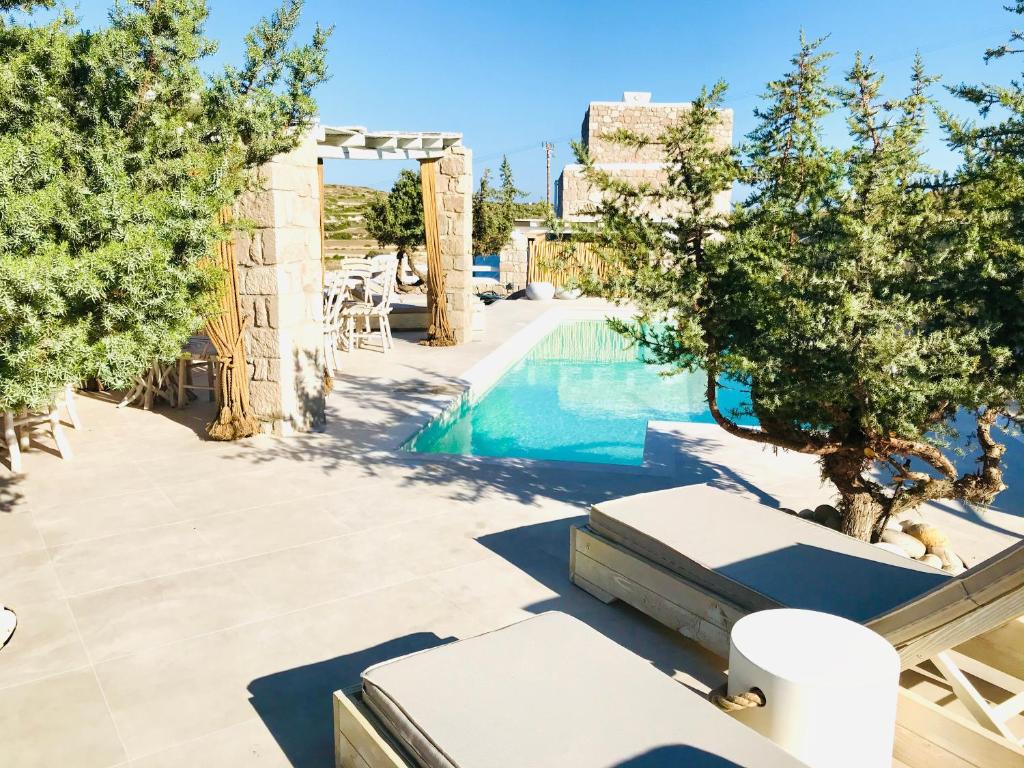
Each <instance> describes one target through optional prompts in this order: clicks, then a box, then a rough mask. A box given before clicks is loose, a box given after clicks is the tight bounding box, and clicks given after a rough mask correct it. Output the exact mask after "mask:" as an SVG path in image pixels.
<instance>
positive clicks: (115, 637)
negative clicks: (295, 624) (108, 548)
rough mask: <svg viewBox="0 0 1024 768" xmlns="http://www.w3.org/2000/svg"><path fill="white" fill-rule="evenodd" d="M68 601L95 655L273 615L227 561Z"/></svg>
mask: <svg viewBox="0 0 1024 768" xmlns="http://www.w3.org/2000/svg"><path fill="white" fill-rule="evenodd" d="M69 602H70V604H71V609H72V611H74V614H75V618H76V620H77V621H78V626H79V628H80V629H81V632H82V639H83V641H84V642H85V645H86V647H87V648H88V649H89V653H90V655H91V656H92V657H93V659H94V660H99V659H107V658H110V657H112V656H118V655H121V654H126V653H132V652H135V651H140V650H144V649H146V648H148V647H151V646H154V645H160V644H165V643H170V642H174V641H175V640H182V639H185V638H188V637H194V636H196V635H200V634H204V633H207V632H213V631H216V630H219V629H224V628H226V627H232V626H235V625H237V624H243V623H247V622H252V621H256V620H259V619H262V618H265V617H266V616H267V615H268V611H267V608H266V607H265V606H264V605H263V603H262V602H261V601H260V600H258V599H257V598H256V597H255V596H253V594H252V593H251V592H250V591H249V590H248V589H246V585H245V583H244V582H243V581H242V580H240V579H239V578H238V577H237V576H236V575H235V573H234V572H233V571H232V570H231V569H230V568H229V567H228V566H226V565H215V566H211V567H208V568H202V569H197V570H194V571H187V572H184V573H179V574H175V575H172V576H162V577H159V578H155V579H149V580H147V581H140V582H135V583H133V584H125V585H123V586H120V587H114V588H112V589H105V590H101V591H99V592H91V593H89V594H86V595H80V596H78V597H73V598H71V600H70V601H69Z"/></svg>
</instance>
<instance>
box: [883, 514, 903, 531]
mask: <svg viewBox="0 0 1024 768" xmlns="http://www.w3.org/2000/svg"><path fill="white" fill-rule="evenodd" d="M885 530H887V531H902V530H903V526H901V525H900V521H899V520H897V519H896V518H894V517H890V518H889V519H888V520H886V521H885Z"/></svg>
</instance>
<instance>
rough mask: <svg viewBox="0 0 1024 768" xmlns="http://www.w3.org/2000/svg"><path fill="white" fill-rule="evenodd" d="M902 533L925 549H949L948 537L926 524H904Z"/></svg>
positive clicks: (908, 522)
mask: <svg viewBox="0 0 1024 768" xmlns="http://www.w3.org/2000/svg"><path fill="white" fill-rule="evenodd" d="M903 532H904V533H906V534H909V535H911V536H913V537H914V538H915V539H917V540H918V541H920V542H921V543H922V544H924V545H925V546H926V547H942V548H948V547H949V537H948V536H947V535H946V534H945V533H943V532H942V531H941V530H939V529H938V528H936V527H935V526H934V525H928V523H912V522H910V521H907V522H904V524H903Z"/></svg>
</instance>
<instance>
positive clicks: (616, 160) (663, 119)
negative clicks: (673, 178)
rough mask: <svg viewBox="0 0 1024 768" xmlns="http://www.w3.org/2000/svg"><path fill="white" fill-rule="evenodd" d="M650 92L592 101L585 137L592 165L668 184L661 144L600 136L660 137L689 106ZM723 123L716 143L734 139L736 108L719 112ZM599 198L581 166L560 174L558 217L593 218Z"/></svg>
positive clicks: (668, 211)
mask: <svg viewBox="0 0 1024 768" xmlns="http://www.w3.org/2000/svg"><path fill="white" fill-rule="evenodd" d="M649 99H650V94H649V93H627V94H625V95H624V99H623V101H614V102H613V101H593V102H591V103H590V106H589V107H588V108H587V113H586V116H585V117H584V118H583V129H582V138H583V142H584V144H585V145H586V146H587V149H588V150H589V152H590V156H591V158H592V159H593V161H594V163H595V164H596V165H598V166H599V167H601V168H603V169H605V170H607V171H609V172H611V173H612V174H613V175H614V176H615V177H616V178H619V179H622V180H625V181H629V182H632V183H640V182H646V183H651V184H655V185H660V184H664V182H665V180H666V178H667V176H666V172H665V170H664V161H665V157H664V152H663V151H662V149H661V148H660V147H658V146H648V147H643V148H640V149H636V148H633V147H628V146H622V145H619V144H615V143H613V142H610V141H608V140H606V139H604V138H602V136H604V135H607V134H610V133H613V132H614V131H616V130H619V129H623V128H624V129H626V130H629V131H631V132H633V133H636V134H639V135H641V136H647V137H648V138H652V139H653V138H657V137H659V136H660V135H662V134H663V133H664V132H665V131H666V130H667V129H668V128H669V127H671V126H672V125H673V124H674V123H676V122H677V121H678V120H679V119H680V118H681V117H682V116H683V115H684V114H685V113H686V111H687V110H689V109H690V105H689V104H684V103H663V104H659V103H657V102H650V101H649ZM721 117H722V119H721V122H720V123H719V125H718V128H717V129H716V131H715V145H716V146H717V147H726V146H728V145H729V144H731V143H732V130H733V112H732V110H731V109H723V110H721ZM729 199H730V198H729V194H728V193H724V194H723V195H720V203H719V204H720V205H721V206H725V207H728V205H729ZM600 200H601V194H600V192H599V191H597V190H595V189H594V188H593V187H592V186H591V185H590V184H589V183H588V182H587V180H586V179H585V178H584V177H583V170H582V167H581V166H579V165H567V166H565V169H564V170H563V171H562V174H561V175H560V176H559V178H558V203H559V215H561V216H562V217H563V218H564V219H567V220H570V221H572V220H573V219H576V220H579V219H585V218H589V214H588V211H589V210H590V209H591V208H593V206H594V205H596V204H597V203H599V202H600ZM674 212H677V209H674V208H672V207H666V206H662V207H660V208H659V210H657V211H656V212H655V213H656V215H660V216H669V215H672V214H673V213H674Z"/></svg>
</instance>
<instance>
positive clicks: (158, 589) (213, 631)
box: [0, 302, 1024, 768]
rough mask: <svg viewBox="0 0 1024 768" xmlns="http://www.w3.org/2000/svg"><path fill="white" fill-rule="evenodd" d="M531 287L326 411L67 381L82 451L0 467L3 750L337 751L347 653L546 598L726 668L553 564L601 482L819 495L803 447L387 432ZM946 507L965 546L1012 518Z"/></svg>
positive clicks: (277, 762)
mask: <svg viewBox="0 0 1024 768" xmlns="http://www.w3.org/2000/svg"><path fill="white" fill-rule="evenodd" d="M541 310H542V308H541V307H538V306H537V305H535V304H530V303H528V302H507V303H505V304H499V305H497V306H495V307H492V308H490V309H489V310H488V322H489V326H490V327H489V330H488V334H487V336H486V339H485V340H484V341H479V342H474V343H472V344H468V345H465V346H463V347H458V348H454V349H428V348H424V347H420V346H417V345H415V344H414V343H412V342H411V341H409V340H407V339H406V340H403V339H399V341H398V347H397V348H396V349H395V351H394V352H393V353H392V354H391V355H389V356H387V357H382V356H381V355H379V354H375V353H372V352H359V353H356V354H353V355H351V356H349V357H347V358H345V359H346V362H347V363H348V370H347V372H346V374H345V375H344V376H343V377H341V379H340V380H339V381H338V382H337V384H338V386H337V389H336V391H335V392H334V394H332V395H331V397H330V401H329V418H330V426H329V428H328V429H327V431H325V432H324V433H321V434H314V435H302V436H299V437H295V438H290V439H287V440H278V439H272V438H257V439H253V440H249V441H244V442H242V443H232V444H223V443H214V442H210V441H207V440H205V439H203V434H204V431H203V427H204V424H205V422H206V421H207V420H208V419H209V418H210V416H211V415H212V411H211V409H210V407H209V406H208V405H207V404H200V405H196V406H193V407H191V408H189V409H188V410H186V411H183V412H174V411H168V410H158V411H156V412H144V411H141V410H138V409H134V408H129V409H122V410H117V409H115V408H114V406H113V402H112V400H111V399H110V398H107V397H103V396H83V397H81V398H80V399H79V406H80V411H81V415H82V419H83V421H84V422H85V428H84V429H83V430H82V431H80V432H71V433H70V438H71V442H72V445H73V447H74V450H75V451H76V454H77V455H76V457H75V459H74V460H73V461H70V462H64V461H61V460H60V459H59V458H57V457H56V456H54V455H53V454H52V452H49V451H48V449H47V447H46V446H45V445H44V446H40V447H39V448H38V449H37V450H34V451H31V452H29V453H28V454H26V456H25V467H26V470H27V476H26V477H24V478H23V479H21V480H19V481H18V482H14V481H13V480H12V478H11V477H10V475H9V474H5V473H6V468H3V467H0V602H2V603H5V604H7V605H10V606H12V607H14V608H15V609H16V610H17V612H18V615H19V618H20V625H19V629H18V631H17V633H16V634H15V636H14V638H13V639H12V641H11V643H10V644H9V645H8V647H7V648H5V649H4V650H3V651H0V744H2V748H0V750H2V754H3V763H4V765H11V766H19V768H20V767H21V766H60V765H67V766H75V767H76V768H93V767H96V768H100V767H103V766H115V765H126V766H127V765H130V766H133V768H142V766H145V767H146V768H158V767H160V768H162V767H164V766H189V767H190V768H203V767H204V766H211V767H212V766H216V767H217V768H222V767H223V766H233V767H234V766H250V765H251V766H287V765H294V766H311V767H312V766H316V767H320V768H327V767H328V766H330V765H332V764H333V763H332V759H333V758H332V741H331V701H330V695H331V692H332V691H334V690H335V689H337V688H340V687H343V686H345V685H348V684H350V683H352V682H354V681H355V680H356V679H357V677H358V674H359V672H360V671H361V670H362V669H363V668H365V667H366V666H368V665H369V664H372V663H374V662H376V661H380V660H383V659H386V658H389V657H392V656H395V655H398V654H401V653H406V652H409V651H413V650H418V649H422V648H426V647H430V646H432V645H436V644H438V643H442V642H445V641H448V640H450V639H452V638H459V637H466V636H470V635H474V634H478V633H480V632H483V631H486V630H490V629H493V628H495V627H498V626H502V625H504V624H507V623H510V622H512V621H515V620H517V619H520V618H523V617H525V616H528V615H531V614H534V613H537V612H540V611H546V610H552V609H557V610H563V611H567V612H569V613H572V614H574V615H576V616H578V617H580V618H582V619H583V620H584V621H586V622H588V623H590V624H592V625H593V626H595V627H597V628H598V629H599V630H600V631H602V632H604V633H606V634H607V635H609V636H610V637H612V638H613V639H615V640H617V641H618V642H620V643H622V644H623V645H626V646H628V647H629V648H631V649H633V650H635V651H637V652H638V653H640V654H641V655H644V656H645V657H646V658H649V659H650V660H651V661H652V663H654V664H655V665H657V666H658V667H659V668H660V669H663V670H664V671H665V672H667V673H669V674H673V675H675V676H677V677H679V678H680V680H681V681H682V682H683V683H685V684H687V685H689V686H691V687H692V688H694V689H695V690H700V691H704V690H706V689H707V688H708V687H709V686H713V685H717V684H718V683H719V682H720V681H721V679H722V678H721V664H722V663H721V661H720V660H718V659H716V658H714V657H712V656H709V655H707V654H705V653H703V652H702V651H701V650H700V649H698V648H696V647H695V646H693V645H691V644H689V643H687V642H685V641H683V640H681V639H680V638H678V637H677V636H674V635H672V634H671V633H669V632H667V631H665V630H663V629H662V628H661V627H659V626H657V625H655V624H653V623H652V622H650V621H648V620H646V619H645V618H644V617H642V616H640V615H639V614H637V613H636V612H634V611H632V610H630V609H628V608H625V607H622V606H605V605H602V604H600V603H599V602H598V601H596V600H594V599H593V598H592V597H590V596H589V595H586V594H584V593H583V592H581V591H580V590H578V589H576V588H575V587H573V586H572V585H571V584H570V583H569V581H568V579H567V569H568V527H569V525H570V524H572V523H574V522H577V521H579V520H580V519H581V516H582V515H583V514H585V511H586V508H587V505H589V504H590V503H593V502H595V501H598V500H600V499H604V498H609V497H614V496H622V495H627V494H630V493H635V492H640V491H644V490H653V489H656V488H663V487H668V486H671V485H677V484H680V483H682V482H694V481H699V480H712V481H716V482H720V483H725V484H729V485H731V486H732V487H736V488H737V489H740V490H743V489H748V490H749V488H750V487H754V486H756V487H758V488H759V489H761V491H762V492H765V493H767V494H769V495H772V496H774V497H776V498H778V500H779V501H780V502H782V503H786V504H802V503H805V502H804V499H806V500H807V501H806V503H813V502H815V501H821V500H822V495H821V493H822V492H821V491H820V490H819V489H818V487H817V485H818V481H817V476H816V473H815V472H814V470H813V467H810V466H809V465H808V464H807V463H806V462H805V461H803V458H804V457H797V458H796V459H783V460H776V459H775V458H774V457H773V455H772V454H770V453H766V452H763V451H761V450H760V449H759V448H757V447H755V446H752V445H750V444H747V443H743V444H737V443H736V441H729V440H728V439H726V437H725V436H724V435H723V434H722V433H721V432H720V431H718V430H714V429H712V428H708V427H704V428H703V429H700V428H695V429H693V430H682V431H681V432H680V433H679V434H677V435H676V436H675V438H674V439H675V440H676V441H677V445H678V446H679V447H680V449H681V450H680V452H679V453H678V454H677V455H676V459H675V460H674V461H673V462H672V467H671V469H672V472H674V473H675V474H676V477H675V478H673V477H671V476H653V475H650V474H643V473H641V472H632V473H631V472H621V473H619V472H607V471H602V470H600V469H599V468H597V469H595V468H591V469H583V468H566V467H562V466H559V465H554V464H547V465H545V464H530V463H526V462H517V461H507V460H506V461H494V460H480V459H472V458H465V457H450V458H447V459H440V460H431V461H425V460H424V459H423V457H419V456H416V455H413V454H404V453H399V452H396V451H395V450H394V446H395V445H396V444H397V443H396V441H397V440H399V439H400V437H401V436H402V435H403V434H405V433H407V432H408V431H409V430H410V429H411V428H413V427H414V426H415V424H417V423H418V422H419V421H420V420H422V415H423V413H425V412H426V411H428V410H429V409H430V408H431V407H433V404H434V403H435V401H436V398H437V397H443V396H450V394H451V393H452V392H454V391H457V388H458V386H459V385H458V378H457V377H458V376H459V374H460V373H461V372H462V371H464V370H465V369H466V368H468V367H469V366H470V365H472V364H473V363H475V362H476V361H477V360H479V359H480V358H481V357H483V356H484V355H486V354H487V353H488V352H490V351H491V350H493V349H494V347H495V346H496V345H497V344H498V343H499V342H500V341H501V339H503V338H507V336H508V335H509V334H511V333H512V332H514V331H515V330H516V329H518V328H521V327H523V326H524V325H525V324H526V323H528V322H530V321H531V320H532V319H534V318H535V317H536V316H537V314H538V312H540V311H541ZM1019 449H1024V446H1020V445H1019V444H1018V445H1017V448H1015V450H1019ZM936 514H938V515H944V516H945V517H944V519H947V518H948V520H949V521H950V524H951V525H955V526H959V528H958V532H959V531H961V530H962V531H963V534H962V535H963V540H964V541H965V542H966V544H965V545H969V547H970V548H971V550H972V552H974V553H975V555H976V556H981V555H983V554H987V552H988V551H993V550H995V549H999V548H1001V547H1002V546H1005V545H1006V544H1007V543H1009V541H1011V540H1013V538H1014V535H1013V533H1012V532H1011V531H1008V530H1007V527H1008V526H1012V525H1016V524H1019V523H1020V520H1019V518H1016V517H1013V516H1010V515H1003V516H998V515H999V513H993V514H994V515H996V517H993V518H990V519H988V520H986V521H981V520H978V519H976V518H971V516H970V515H966V514H964V513H962V512H958V511H956V510H952V511H950V512H938V513H936ZM958 535H960V534H959V533H958Z"/></svg>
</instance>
